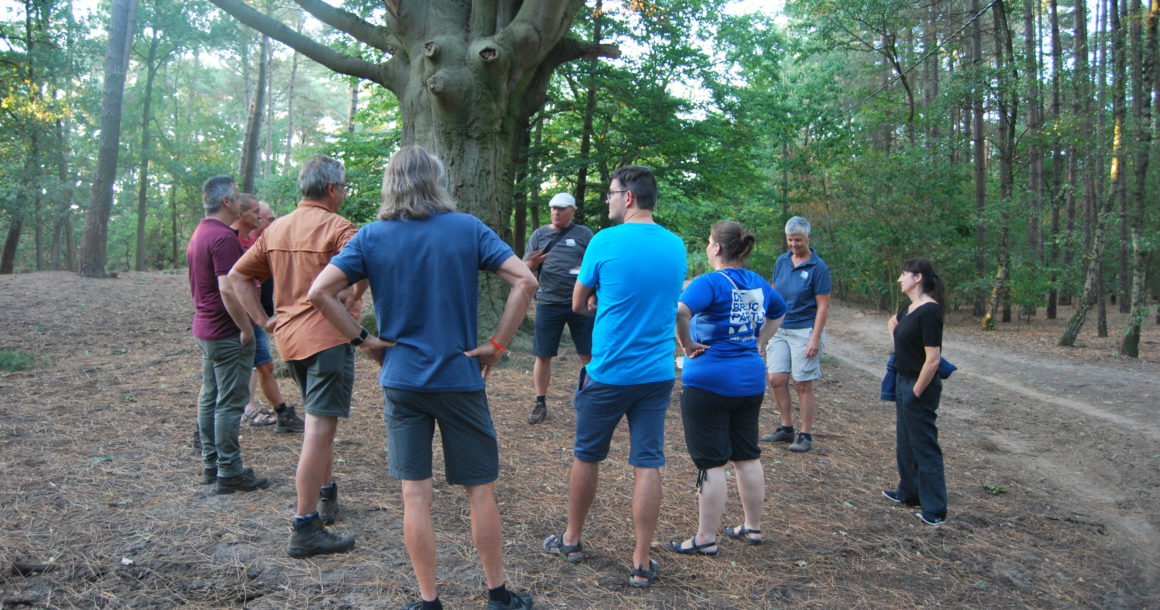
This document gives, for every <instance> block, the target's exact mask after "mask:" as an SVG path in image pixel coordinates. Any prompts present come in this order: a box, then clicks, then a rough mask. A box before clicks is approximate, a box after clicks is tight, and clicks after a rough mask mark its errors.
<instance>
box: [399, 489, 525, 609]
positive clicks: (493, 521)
mask: <svg viewBox="0 0 1160 610" xmlns="http://www.w3.org/2000/svg"><path fill="white" fill-rule="evenodd" d="M464 489H465V490H466V491H467V499H468V501H469V502H470V503H471V537H472V539H473V540H475V548H476V549H478V550H479V559H480V560H481V561H482V562H483V574H484V577H485V578H486V579H487V588H488V589H494V588H496V587H498V586H500V585H502V584H504V573H503V530H502V528H501V526H500V521H499V509H498V508H497V507H496V505H495V483H485V484H483V485H468V486H465V487H464ZM417 570H418V569H417V568H416V571H417Z"/></svg>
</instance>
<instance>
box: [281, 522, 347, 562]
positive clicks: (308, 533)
mask: <svg viewBox="0 0 1160 610" xmlns="http://www.w3.org/2000/svg"><path fill="white" fill-rule="evenodd" d="M352 547H354V536H339V535H338V534H335V533H333V532H331V531H330V530H327V529H326V528H325V527H322V519H319V518H318V513H315V514H313V515H310V516H308V517H306V518H305V519H297V518H296V519H294V533H293V534H291V535H290V544H288V545H286V554H287V555H289V556H291V557H294V558H296V559H302V558H304V557H311V556H313V555H327V554H331V553H345V552H347V551H349V550H350V549H351V548H352Z"/></svg>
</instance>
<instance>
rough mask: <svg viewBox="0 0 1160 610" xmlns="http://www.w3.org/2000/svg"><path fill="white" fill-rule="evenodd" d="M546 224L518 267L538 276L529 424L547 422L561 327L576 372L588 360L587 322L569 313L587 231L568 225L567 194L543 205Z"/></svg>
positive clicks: (572, 208)
mask: <svg viewBox="0 0 1160 610" xmlns="http://www.w3.org/2000/svg"><path fill="white" fill-rule="evenodd" d="M548 206H549V208H550V209H551V211H552V222H551V224H546V225H544V226H542V227H540V228H538V229H536V230H535V231H533V232H532V236H531V237H530V238H528V247H527V250H526V252H527V254H526V255H525V256H524V262H525V263H527V265H528V268H529V269H531V270H532V271H536V270H539V273H540V289H539V291H538V292H536V337H535V344H534V346H533V348H532V354H533V355H535V357H536V365H535V368H534V370H533V379H534V382H535V387H536V405H535V407H533V408H532V414H531V415H529V416H528V423H529V424H538V423H540V422H542V421H544V420H545V419H547V417H548V405H547V403H546V402H545V396H546V395H547V393H548V382H549V381H550V380H551V378H552V358H554V357H555V356H556V353H557V351H558V349H559V347H560V337H561V335H563V333H564V325H565V324H567V325H568V331H569V332H570V333H571V334H572V343H574V344H575V345H576V355H577V356H579V357H580V366H581V367H583V366H584V365H586V364H588V361H590V360H591V359H592V318H591V317H590V316H585V315H581V314H578V313H575V312H573V311H572V289H573V287H574V286H575V284H576V276H577V275H579V273H580V261H581V260H583V259H584V250H585V249H586V248H588V242H589V241H591V240H592V230H591V229H589V228H588V227H585V226H583V225H578V224H574V223H573V222H572V215H573V214H575V213H576V200H575V199H573V197H572V196H571V195H569V194H568V193H556V195H555V196H554V197H552V200H551V201H550V202H549V203H548Z"/></svg>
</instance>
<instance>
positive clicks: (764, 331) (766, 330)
mask: <svg viewBox="0 0 1160 610" xmlns="http://www.w3.org/2000/svg"><path fill="white" fill-rule="evenodd" d="M784 319H785V316H781V317H778V318H773V319H771V318H766V319H765V324H762V326H761V332H760V333H759V334H758V335H757V353H759V354H764V353H765V346H766V345H769V340H770V338H772V337H773V333H776V332H777V329H779V328H781V321H782V320H784Z"/></svg>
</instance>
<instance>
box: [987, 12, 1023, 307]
mask: <svg viewBox="0 0 1160 610" xmlns="http://www.w3.org/2000/svg"><path fill="white" fill-rule="evenodd" d="M992 14H993V15H994V16H995V30H994V35H995V67H996V71H995V75H996V87H995V101H996V106H997V109H998V111H999V129H998V133H997V134H996V135H997V136H998V150H999V201H998V205H999V239H998V244H997V247H996V258H997V262H998V264H997V265H996V270H995V281H994V283H993V284H992V286H991V299H990V307H988V308H987V314H986V315H985V316H984V317H983V322H982V326H983V330H992V329H994V328H995V316H996V314H998V312H999V305H1000V304H1001V302H1003V301H1005V300H1006V297H1007V290H1008V287H1007V282H1008V281H1009V278H1010V275H1011V244H1010V235H1011V230H1010V226H1011V213H1010V207H1011V194H1012V190H1013V187H1014V183H1015V178H1014V169H1013V166H1014V158H1015V117H1016V114H1017V111H1016V98H1015V96H1014V95H1013V94H1012V93H1013V92H1014V91H1015V90H1016V82H1015V78H1016V77H1015V74H1014V72H1015V57H1014V53H1013V50H1014V46H1013V44H1012V41H1011V30H1010V28H1009V27H1008V25H1007V8H1006V5H1005V4H1004V2H1003V1H1002V0H998V1H997V2H995V4H994V6H993V8H992ZM1009 307H1010V306H1009V304H1008V305H1006V306H1005V307H1004V315H1003V321H1004V322H1010V321H1011V313H1010V308H1009Z"/></svg>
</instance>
